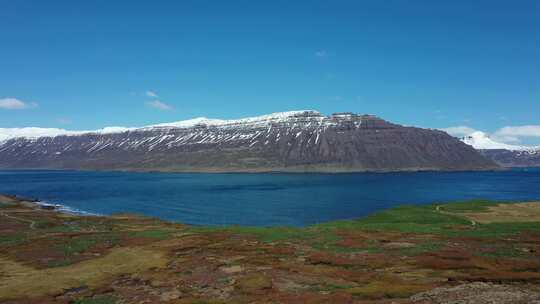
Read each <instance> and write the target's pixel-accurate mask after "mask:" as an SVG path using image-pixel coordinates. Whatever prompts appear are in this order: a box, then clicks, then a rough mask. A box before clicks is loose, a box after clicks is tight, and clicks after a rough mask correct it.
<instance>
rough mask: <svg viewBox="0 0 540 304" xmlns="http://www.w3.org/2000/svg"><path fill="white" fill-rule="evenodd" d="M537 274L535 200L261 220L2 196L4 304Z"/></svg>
mask: <svg viewBox="0 0 540 304" xmlns="http://www.w3.org/2000/svg"><path fill="white" fill-rule="evenodd" d="M480 282H481V283H480ZM539 282H540V203H534V202H529V203H494V202H488V201H469V202H457V203H449V204H442V203H441V204H433V205H408V206H401V207H397V208H393V209H389V210H385V211H381V212H378V213H375V214H372V215H370V216H367V217H364V218H360V219H355V220H343V221H335V222H329V223H323V224H319V225H313V226H309V227H304V228H293V227H267V228H264V227H237V226H227V227H198V226H188V225H182V224H176V223H170V222H165V221H161V220H157V219H153V218H148V217H142V216H136V215H128V214H119V215H114V216H110V217H94V216H75V215H68V214H60V213H57V212H55V211H52V210H44V209H40V208H39V207H38V206H36V205H33V204H31V203H29V202H24V201H21V200H19V199H17V198H13V197H8V196H0V303H85V304H90V303H96V304H97V303H103V304H105V303H107V304H108V303H158V302H163V303H447V302H445V301H452V300H456V299H458V300H459V299H460V297H463V298H467V299H473V301H475V302H474V303H534V301H536V300H540V296H539V290H540V284H539ZM475 297H476V298H475ZM484 300H485V301H490V300H491V301H492V302H482V301H484ZM493 301H495V302H493ZM496 301H499V302H496ZM505 301H506V302H505ZM448 303H450V302H448ZM452 303H453V302H452ZM456 303H461V302H456ZM463 303H468V302H463ZM471 303H473V302H471Z"/></svg>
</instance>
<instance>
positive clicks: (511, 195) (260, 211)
mask: <svg viewBox="0 0 540 304" xmlns="http://www.w3.org/2000/svg"><path fill="white" fill-rule="evenodd" d="M0 193H10V194H17V195H21V196H26V197H33V198H39V199H41V200H44V201H47V202H50V203H56V204H62V205H65V206H67V207H69V208H73V209H76V210H80V211H85V212H90V213H96V214H113V213H119V212H130V213H139V214H145V215H149V216H154V217H159V218H162V219H166V220H173V221H178V222H182V223H189V224H211V225H224V224H239V225H256V226H270V225H291V226H303V225H308V224H313V223H319V222H325V221H329V220H336V219H349V218H355V217H359V216H363V215H367V214H369V213H372V212H374V211H376V210H380V209H384V208H389V207H392V206H396V205H400V204H405V203H416V204H425V203H434V202H448V201H456V200H467V199H477V198H485V199H492V200H497V201H506V200H510V201H528V200H540V170H539V169H520V170H512V171H504V172H453V173H450V172H446V173H445V172H443V173H441V172H417V173H362V174H181V173H171V174H168V173H126V172H80V171H0Z"/></svg>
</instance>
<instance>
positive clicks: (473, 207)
mask: <svg viewBox="0 0 540 304" xmlns="http://www.w3.org/2000/svg"><path fill="white" fill-rule="evenodd" d="M495 205H496V203H495V202H492V201H488V200H470V201H464V202H455V203H448V204H441V205H439V206H440V209H441V211H446V212H452V213H464V212H484V211H487V210H488V207H490V206H491V207H492V206H495Z"/></svg>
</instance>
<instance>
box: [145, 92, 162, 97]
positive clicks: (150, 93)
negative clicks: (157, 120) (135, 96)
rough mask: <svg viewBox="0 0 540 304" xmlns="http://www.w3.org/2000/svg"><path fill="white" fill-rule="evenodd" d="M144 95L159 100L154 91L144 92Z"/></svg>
mask: <svg viewBox="0 0 540 304" xmlns="http://www.w3.org/2000/svg"><path fill="white" fill-rule="evenodd" d="M145 95H146V96H148V97H152V98H159V96H158V94H157V93H156V92H154V91H146V93H145Z"/></svg>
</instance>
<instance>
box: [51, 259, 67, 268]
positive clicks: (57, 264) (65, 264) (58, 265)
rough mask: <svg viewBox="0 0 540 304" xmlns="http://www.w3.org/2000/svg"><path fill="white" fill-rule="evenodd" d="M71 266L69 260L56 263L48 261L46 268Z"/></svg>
mask: <svg viewBox="0 0 540 304" xmlns="http://www.w3.org/2000/svg"><path fill="white" fill-rule="evenodd" d="M71 264H73V262H72V261H70V260H58V261H49V262H48V263H47V267H50V268H53V267H63V266H69V265H71Z"/></svg>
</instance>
